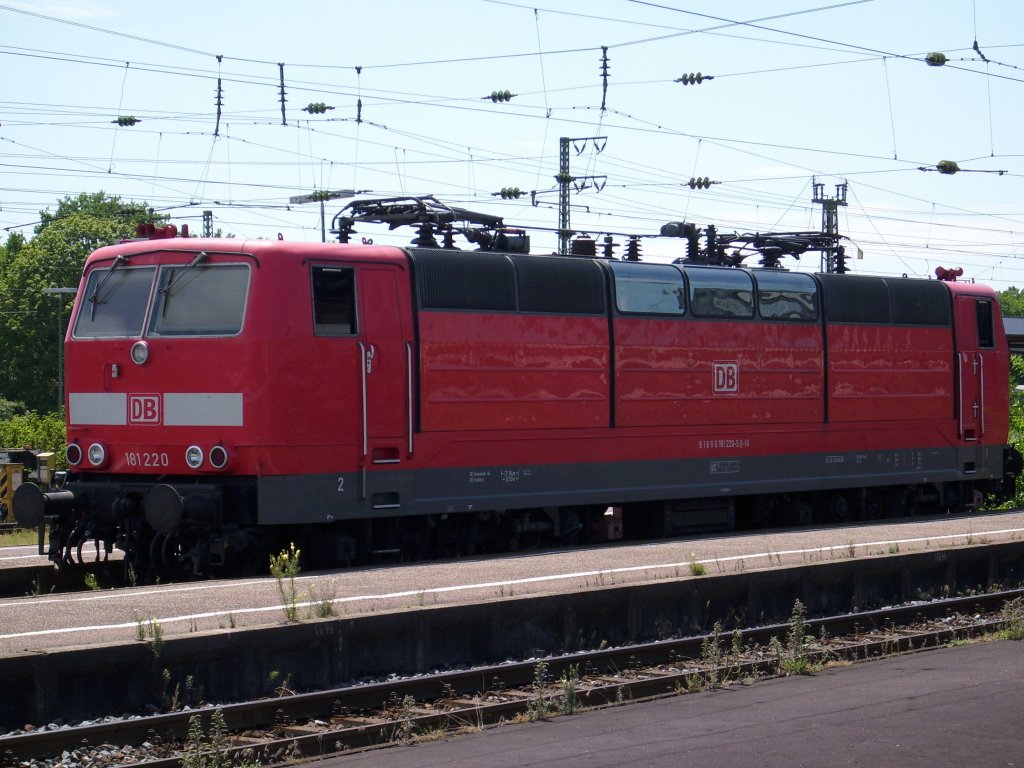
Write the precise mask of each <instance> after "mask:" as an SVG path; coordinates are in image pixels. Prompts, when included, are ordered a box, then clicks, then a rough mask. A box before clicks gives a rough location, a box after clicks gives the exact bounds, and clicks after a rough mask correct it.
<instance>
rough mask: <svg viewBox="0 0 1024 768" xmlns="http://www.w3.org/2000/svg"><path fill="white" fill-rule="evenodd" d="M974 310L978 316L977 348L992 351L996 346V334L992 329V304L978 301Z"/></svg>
mask: <svg viewBox="0 0 1024 768" xmlns="http://www.w3.org/2000/svg"><path fill="white" fill-rule="evenodd" d="M975 309H976V311H977V315H978V346H979V347H982V348H987V349H992V348H993V347H995V345H996V334H995V330H994V328H993V327H992V302H991V301H978V302H976V303H975Z"/></svg>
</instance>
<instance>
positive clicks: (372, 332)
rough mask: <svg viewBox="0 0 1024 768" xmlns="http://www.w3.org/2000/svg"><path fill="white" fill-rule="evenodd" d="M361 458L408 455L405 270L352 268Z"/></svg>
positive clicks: (374, 461) (388, 460) (373, 460)
mask: <svg viewBox="0 0 1024 768" xmlns="http://www.w3.org/2000/svg"><path fill="white" fill-rule="evenodd" d="M358 282H359V313H360V319H361V322H362V328H363V333H362V334H361V339H360V341H359V351H360V384H361V390H362V391H361V400H362V422H363V424H362V435H363V445H362V455H363V460H364V462H365V463H366V464H370V465H379V464H399V463H401V462H402V460H403V459H404V458H407V457H408V456H409V455H411V454H412V447H413V446H412V416H413V413H412V407H413V402H412V386H411V384H412V381H411V375H412V317H411V309H410V304H409V302H410V299H409V287H408V272H406V271H404V270H401V269H400V268H398V267H396V266H393V265H363V266H360V267H359V268H358Z"/></svg>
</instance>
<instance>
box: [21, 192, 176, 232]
mask: <svg viewBox="0 0 1024 768" xmlns="http://www.w3.org/2000/svg"><path fill="white" fill-rule="evenodd" d="M79 213H81V214H85V215H86V216H91V217H93V218H97V219H105V220H108V221H110V222H113V223H114V224H115V226H116V228H117V232H118V233H119V237H118V238H117V239H118V240H126V239H128V238H130V237H135V227H136V226H137V225H138V224H146V223H152V224H157V225H159V224H163V223H164V222H166V221H167V216H166V215H164V214H155V213H153V211H152V210H151V209H150V208H149V206H148V205H147V204H146V203H136V202H134V201H127V202H126V201H124V200H122V199H121V198H120V197H118V196H117V195H108V194H107V193H106V192H93V193H91V194H90V193H88V192H83V193H82V194H80V195H79V196H78V197H71V195H67V196H66V197H64V198H63V199H61V200H59V201H58V202H57V210H56V211H54V212H53V213H50V211H49V209H47V210H45V211H40V212H39V224H38V225H36V229H35V233H36V234H37V235H39V234H41V233H42V232H44V231H45V230H46V229H47V228H48V227H50V226H52V225H53V224H55V223H57V222H59V221H61V220H62V219H66V218H68V217H70V216H74V215H75V214H79Z"/></svg>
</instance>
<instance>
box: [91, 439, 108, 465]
mask: <svg viewBox="0 0 1024 768" xmlns="http://www.w3.org/2000/svg"><path fill="white" fill-rule="evenodd" d="M106 460H107V449H106V448H104V447H103V446H102V445H100V444H99V443H93V444H92V445H90V446H89V463H90V464H92V465H93V466H94V467H100V466H103V462H105V461H106Z"/></svg>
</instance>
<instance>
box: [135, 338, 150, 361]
mask: <svg viewBox="0 0 1024 768" xmlns="http://www.w3.org/2000/svg"><path fill="white" fill-rule="evenodd" d="M147 360H149V344H147V343H146V342H144V341H136V342H135V343H134V344H132V362H133V363H135V364H136V365H145V363H146V361H147Z"/></svg>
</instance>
